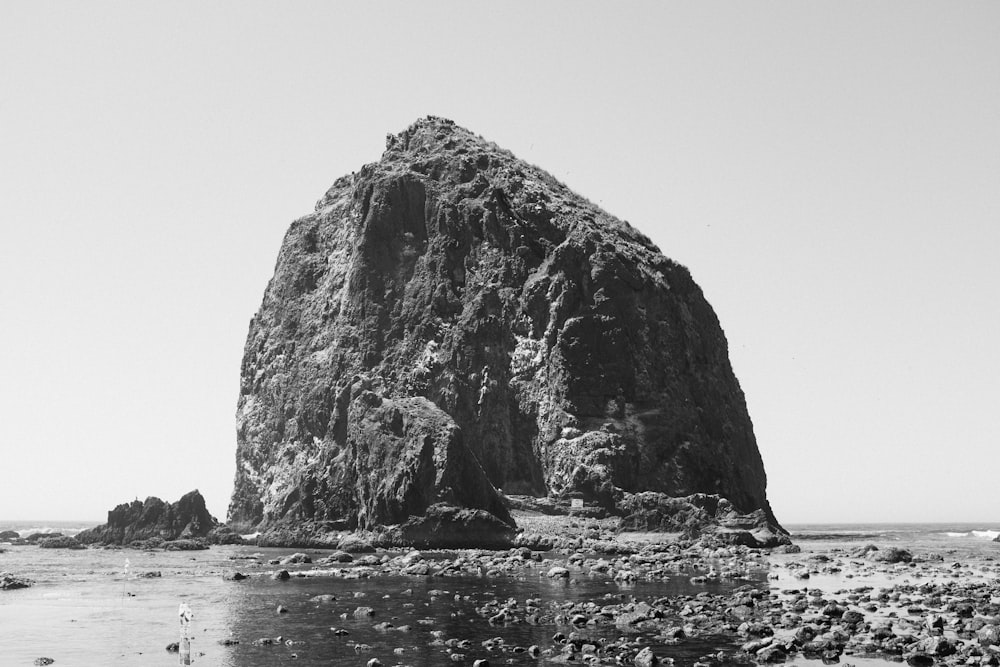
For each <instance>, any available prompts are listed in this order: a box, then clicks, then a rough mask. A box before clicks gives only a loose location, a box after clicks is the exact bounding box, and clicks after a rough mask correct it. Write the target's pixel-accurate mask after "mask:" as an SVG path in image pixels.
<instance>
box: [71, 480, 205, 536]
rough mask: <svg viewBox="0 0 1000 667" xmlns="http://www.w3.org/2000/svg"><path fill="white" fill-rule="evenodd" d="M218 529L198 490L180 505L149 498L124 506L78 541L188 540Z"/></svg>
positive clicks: (119, 506)
mask: <svg viewBox="0 0 1000 667" xmlns="http://www.w3.org/2000/svg"><path fill="white" fill-rule="evenodd" d="M218 525H219V522H218V521H217V520H216V519H215V517H213V516H212V515H211V514H209V513H208V509H206V507H205V499H204V498H203V497H202V495H201V494H200V493H199V492H198V491H197V489H196V490H194V491H191V492H190V493H186V494H184V495H183V496H182V497H181V499H180V500H178V501H177V502H176V503H167V502H164V501H162V500H160V499H159V498H156V497H154V496H150V497H149V498H146V500H145V502H143V501H139V500H134V501H132V502H131V503H122V504H121V505H118V506H117V507H115V508H114V509H113V510H111V511H109V512H108V522H107V523H106V524H103V525H100V526H97V527H95V528H90V529H88V530H85V531H83V532H81V533H78V534H77V535H76V539H77V541H78V542H80V543H82V544H91V543H95V542H99V543H102V544H129V543H131V542H135V541H142V540H158V541H162V540H166V541H169V540H177V539H185V540H186V539H190V538H203V537H207V536H208V535H209V533H211V532H212V530H213V529H214V528H216V527H217V526H218Z"/></svg>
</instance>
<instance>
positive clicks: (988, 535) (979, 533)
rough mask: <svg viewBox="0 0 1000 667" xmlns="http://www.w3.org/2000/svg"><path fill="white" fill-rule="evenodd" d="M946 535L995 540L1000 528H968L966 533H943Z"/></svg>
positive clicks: (999, 533)
mask: <svg viewBox="0 0 1000 667" xmlns="http://www.w3.org/2000/svg"><path fill="white" fill-rule="evenodd" d="M944 534H945V535H946V536H947V537H968V538H972V539H977V540H995V539H996V538H997V537H998V536H1000V530H989V529H987V530H970V531H969V532H967V533H944Z"/></svg>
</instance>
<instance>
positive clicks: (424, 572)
mask: <svg viewBox="0 0 1000 667" xmlns="http://www.w3.org/2000/svg"><path fill="white" fill-rule="evenodd" d="M607 537H610V536H607ZM645 537H646V538H647V539H648V541H645V542H644V541H643V540H640V539H625V540H622V539H605V540H595V541H594V542H590V543H587V547H588V548H591V547H595V546H600V545H605V546H606V547H607V548H605V549H604V550H603V551H597V552H595V551H589V550H574V549H571V548H566V547H558V548H555V549H553V550H550V551H533V550H531V549H528V548H527V547H519V548H514V549H511V550H508V551H504V552H483V551H477V550H472V551H462V552H456V553H452V554H448V555H447V557H445V558H440V557H436V558H431V557H428V556H426V555H425V554H422V553H421V552H419V551H409V552H400V553H395V554H390V553H386V554H367V555H357V556H354V555H351V554H347V553H345V552H334V553H332V554H327V555H325V556H319V555H317V556H316V557H315V558H312V557H310V556H309V555H307V554H304V553H299V554H293V555H292V556H290V557H289V558H287V559H279V560H274V561H272V562H270V563H264V562H261V563H257V564H255V566H254V567H256V568H259V569H260V570H261V571H260V572H254V571H252V569H251V570H248V572H246V573H244V572H241V573H240V574H239V577H236V579H240V578H246V577H253V576H270V577H275V578H288V577H336V578H340V579H347V580H350V579H367V578H372V577H382V576H411V577H442V578H448V577H461V576H486V577H513V576H517V577H523V576H527V577H531V576H535V577H548V578H555V579H560V580H563V581H565V583H566V585H567V586H570V587H572V586H574V585H576V584H578V583H582V582H583V581H585V580H587V579H590V578H594V577H597V578H603V579H605V580H607V581H609V582H618V583H620V584H624V585H628V584H630V583H635V582H649V581H666V580H668V579H670V578H674V577H687V578H688V579H689V581H690V582H691V583H692V584H694V585H698V584H706V585H708V584H711V583H712V582H713V581H719V580H724V581H729V582H733V583H736V584H738V583H739V582H741V581H746V582H747V583H746V584H744V585H739V586H737V587H736V588H735V589H733V590H732V591H731V592H729V593H725V594H716V593H711V592H708V590H706V591H705V592H703V593H697V594H695V595H678V596H656V597H652V596H650V597H645V598H643V597H637V596H634V595H630V596H627V597H628V599H627V600H626V601H620V600H609V599H595V600H588V601H585V602H576V603H560V602H558V601H549V602H548V603H546V604H541V602H540V601H537V600H531V599H527V600H515V599H510V600H506V601H498V600H490V601H487V602H485V603H484V604H482V605H481V606H477V609H476V611H477V613H478V614H479V615H480V616H481V617H482V618H484V619H485V620H486V621H487V622H488V623H489V624H490V625H492V626H496V627H497V634H498V635H499V636H498V637H497V639H496V640H495V641H493V642H492V643H491V644H490V645H488V646H487V645H486V643H483V645H482V646H468V645H467V642H466V649H467V650H468V651H469V653H470V654H477V653H481V654H483V656H484V658H483V659H488V658H489V653H491V652H500V653H504V652H512V653H522V652H529V653H530V654H531V655H535V656H537V657H539V658H540V659H542V660H543V664H576V663H581V662H582V663H585V664H592V665H622V664H626V665H627V664H634V665H659V664H671V662H672V661H671V660H670V658H669V656H668V655H667V654H668V653H669V650H668V649H664V648H663V647H669V646H676V645H681V644H684V643H686V642H691V641H698V640H699V638H706V637H723V638H728V639H729V641H730V642H731V644H732V646H733V648H732V649H731V650H728V651H717V652H714V653H712V654H707V655H705V656H703V657H701V658H700V659H699V660H698V661H696V662H695V663H694V664H695V665H698V666H700V667H708V666H709V665H724V664H748V663H759V664H768V663H781V662H786V661H788V660H794V659H796V658H799V657H802V658H808V659H821V660H823V661H824V663H826V664H829V663H835V662H842V661H849V660H850V659H851V658H852V657H854V658H876V659H881V660H886V661H892V662H899V661H906V662H907V663H908V664H909V665H911V666H913V667H924V666H929V665H933V664H939V665H998V664H1000V582H998V574H1000V566H998V565H997V564H996V562H995V561H993V560H992V559H991V558H986V559H982V560H978V561H973V562H965V563H962V562H957V561H953V560H950V559H949V558H946V557H945V554H940V553H911V552H910V551H908V550H907V549H904V548H900V547H891V546H883V547H882V548H879V547H876V546H875V545H866V546H861V547H854V548H852V549H847V548H833V549H828V550H827V549H824V550H820V551H816V552H811V551H801V550H800V549H799V548H798V547H796V546H784V547H780V548H778V549H775V550H771V551H768V550H763V549H753V548H749V547H746V546H743V545H724V544H720V543H719V542H718V541H717V540H712V539H706V540H693V541H692V540H689V539H685V538H684V537H683V536H680V535H676V534H675V535H665V534H660V535H655V536H654V535H647V536H645ZM654 538H655V539H654ZM566 539H569V538H568V536H566ZM577 539H580V538H577ZM269 565H277V566H279V569H269V567H268V566H269ZM289 568H290V569H291V572H290V571H289ZM244 569H247V568H244ZM831 576H835V577H836V578H837V579H838V581H839V582H840V583H841V584H848V583H849V582H851V581H852V579H857V580H858V581H859V585H857V586H853V587H850V586H844V587H840V586H839V585H838V587H837V588H833V589H831V588H829V587H826V588H817V587H810V585H809V583H810V578H811V577H815V578H821V577H831ZM762 578H765V579H766V580H767V581H769V582H770V585H762V584H761V583H760V582H761V580H762ZM873 578H874V579H878V580H879V581H880V582H881V583H882V585H881V586H873V585H870V584H868V583H864V581H865V580H868V579H873ZM779 582H780V583H779ZM615 597H616V598H617V597H618V596H615ZM622 597H625V596H622ZM327 601H329V600H327ZM315 602H317V603H322V602H324V601H323V600H315ZM359 609H360V607H359ZM362 611H363V610H362ZM372 620H373V623H374V622H375V621H376V620H378V619H372ZM519 623H529V624H533V625H543V626H551V627H552V630H553V635H552V641H551V643H550V644H549V645H545V646H537V645H536V646H527V647H525V646H516V645H506V644H504V642H503V627H505V626H508V625H510V624H519ZM380 624H381V626H382V627H383V629H385V630H392V629H393V628H392V624H391V623H386V622H385V621H380ZM400 630H402V631H404V632H405V631H406V629H405V628H403V629H400ZM610 635H618V638H617V639H614V640H608V639H607V637H608V636H610ZM438 639H439V640H440V641H452V642H453V643H455V645H456V646H458V645H460V644H461V643H462V642H463V641H464V640H463V638H461V637H458V638H438ZM257 641H260V640H259V639H258V640H257ZM651 645H654V646H656V647H657V648H655V649H654V648H652V646H651ZM484 650H485V653H484ZM369 664H372V665H376V664H382V663H381V662H372V663H369Z"/></svg>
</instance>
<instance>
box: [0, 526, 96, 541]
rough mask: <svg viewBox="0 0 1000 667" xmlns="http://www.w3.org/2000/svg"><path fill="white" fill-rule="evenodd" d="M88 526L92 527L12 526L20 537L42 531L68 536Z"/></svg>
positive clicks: (45, 533) (46, 533)
mask: <svg viewBox="0 0 1000 667" xmlns="http://www.w3.org/2000/svg"><path fill="white" fill-rule="evenodd" d="M88 528H93V526H72V527H69V526H62V527H55V528H54V527H52V526H34V527H31V528H14V532H16V533H17V534H18V535H19V536H20V537H21V538H22V539H23V538H25V537H29V536H31V535H35V534H36V533H42V534H43V535H49V534H51V533H60V534H62V535H68V536H70V537H72V536H74V535H76V534H77V533H79V532H81V531H84V530H87V529H88Z"/></svg>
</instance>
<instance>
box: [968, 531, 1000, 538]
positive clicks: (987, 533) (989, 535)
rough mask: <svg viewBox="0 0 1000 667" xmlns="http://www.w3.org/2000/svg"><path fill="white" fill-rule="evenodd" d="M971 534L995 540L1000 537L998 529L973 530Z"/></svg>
mask: <svg viewBox="0 0 1000 667" xmlns="http://www.w3.org/2000/svg"><path fill="white" fill-rule="evenodd" d="M972 536H973V537H978V538H979V539H981V540H995V539H996V538H997V537H1000V530H974V531H972Z"/></svg>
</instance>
